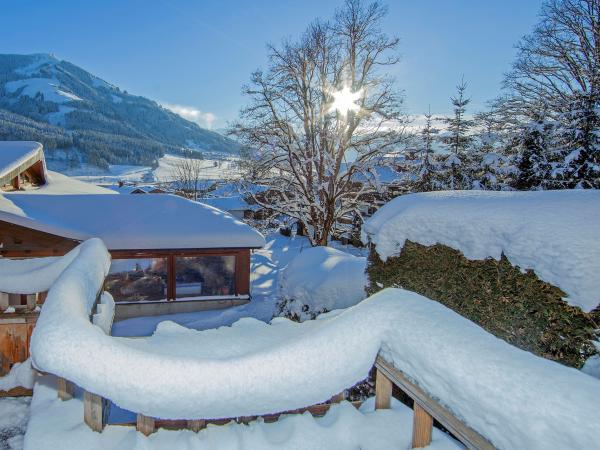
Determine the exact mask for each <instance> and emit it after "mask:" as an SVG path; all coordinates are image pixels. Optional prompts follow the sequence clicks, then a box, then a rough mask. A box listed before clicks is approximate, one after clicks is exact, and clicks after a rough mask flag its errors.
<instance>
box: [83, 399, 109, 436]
mask: <svg viewBox="0 0 600 450" xmlns="http://www.w3.org/2000/svg"><path fill="white" fill-rule="evenodd" d="M83 421H84V422H85V423H86V425H87V426H88V427H90V428H91V429H92V430H94V431H97V432H98V433H101V432H102V430H103V429H104V425H105V421H104V399H103V398H102V397H100V396H99V395H96V394H92V393H91V392H88V391H85V392H84V394H83Z"/></svg>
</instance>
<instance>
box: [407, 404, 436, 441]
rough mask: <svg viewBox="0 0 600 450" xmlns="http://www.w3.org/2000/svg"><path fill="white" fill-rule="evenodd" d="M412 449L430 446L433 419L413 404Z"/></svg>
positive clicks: (417, 405)
mask: <svg viewBox="0 0 600 450" xmlns="http://www.w3.org/2000/svg"><path fill="white" fill-rule="evenodd" d="M413 414H414V415H413V434H412V448H423V447H427V446H428V445H429V444H431V433H432V432H433V417H431V415H430V414H429V413H428V412H427V411H425V410H424V409H423V408H421V406H420V405H419V404H418V403H417V402H415V405H414V409H413Z"/></svg>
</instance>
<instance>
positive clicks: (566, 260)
mask: <svg viewBox="0 0 600 450" xmlns="http://www.w3.org/2000/svg"><path fill="white" fill-rule="evenodd" d="M599 223H600V192H599V191H596V190H589V191H588V190H585V191H584V190H564V191H537V192H483V191H445V192H427V193H422V194H411V195H404V196H401V197H398V198H396V199H394V200H392V201H391V202H389V203H388V204H387V205H385V206H384V207H383V208H381V209H380V210H379V211H378V212H377V213H376V214H375V215H374V216H373V217H372V218H371V219H370V220H368V221H367V222H366V224H365V225H364V227H363V240H365V241H366V240H367V238H368V239H370V240H371V241H372V242H373V243H374V244H376V250H377V253H378V254H379V256H380V257H381V258H382V259H383V260H386V259H387V258H388V257H390V256H395V255H398V254H399V253H400V251H401V250H402V247H403V246H404V243H405V241H406V240H407V239H408V240H410V241H413V242H417V243H419V244H423V245H433V244H436V243H440V244H443V245H446V246H448V247H452V248H454V249H455V250H459V251H461V252H462V253H463V254H464V255H465V257H467V258H469V259H485V258H487V257H492V258H495V259H500V257H501V255H502V254H503V253H504V254H505V255H506V257H507V258H508V259H509V260H510V262H511V264H513V265H515V266H519V267H521V269H533V270H534V271H535V273H536V275H537V276H538V277H539V278H540V279H542V280H544V281H547V282H548V283H551V284H553V285H555V286H557V287H559V288H561V289H562V290H563V291H564V292H566V293H567V295H568V297H567V298H566V299H565V300H566V301H568V302H569V303H570V304H571V305H575V306H578V307H580V308H581V309H582V310H584V311H586V312H589V311H591V310H592V309H594V308H595V307H596V306H597V305H598V304H599V303H600V277H599V276H598V273H599V272H600V240H599V239H598V224H599Z"/></svg>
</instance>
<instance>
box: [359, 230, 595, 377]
mask: <svg viewBox="0 0 600 450" xmlns="http://www.w3.org/2000/svg"><path fill="white" fill-rule="evenodd" d="M367 271H368V274H369V278H370V281H371V284H370V288H369V290H370V292H369V294H373V293H375V292H376V291H378V290H380V289H383V288H386V287H401V288H404V289H408V290H411V291H415V292H417V293H419V294H421V295H424V296H426V297H429V298H431V299H433V300H436V301H438V302H440V303H442V304H444V305H446V306H447V307H449V308H451V309H452V310H454V311H456V312H457V313H459V314H461V315H462V316H464V317H466V318H468V319H469V320H472V321H473V322H475V323H476V324H478V325H480V326H481V327H482V328H484V329H485V330H487V331H488V332H490V333H492V334H494V335H495V336H497V337H499V338H501V339H504V340H505V341H507V342H509V343H511V344H512V345H515V346H516V347H519V348H521V349H523V350H527V351H530V352H532V353H535V354H536V355H539V356H542V357H544V358H548V359H552V360H555V361H558V362H561V363H563V364H566V365H569V366H573V367H577V368H579V367H581V366H582V365H583V363H584V362H585V360H586V359H587V358H588V357H589V356H591V355H593V354H594V353H596V350H595V347H594V345H593V343H592V341H593V340H594V339H597V335H596V331H595V330H596V329H597V328H598V326H597V325H596V323H597V320H598V318H600V312H598V311H596V312H592V313H590V314H586V313H584V312H582V311H581V310H580V309H579V308H576V307H573V306H570V305H568V304H567V303H566V302H565V301H564V300H562V299H561V297H564V296H565V293H564V292H562V291H561V290H560V289H558V288H557V287H555V286H552V285H551V284H548V283H545V282H543V281H541V280H540V279H539V278H538V277H537V276H536V275H535V274H534V273H533V271H527V272H525V273H523V272H521V270H520V269H519V268H518V267H514V266H512V265H511V264H510V262H509V261H508V259H507V258H506V257H504V256H503V257H502V259H501V260H500V261H496V260H494V259H492V258H488V259H486V260H482V261H472V260H468V259H466V258H465V257H464V256H463V255H462V254H461V253H460V252H459V251H456V250H453V249H451V248H449V247H446V246H443V245H434V246H431V247H426V246H423V245H420V244H416V243H413V242H410V241H407V242H406V245H405V246H404V248H403V250H402V252H401V253H400V255H399V256H397V257H392V258H388V260H387V261H386V262H385V263H384V262H383V261H381V259H379V256H378V255H377V253H376V252H375V251H374V250H371V254H370V256H369V265H368V269H367ZM595 321H596V322H595ZM399 326H401V324H400V325H399Z"/></svg>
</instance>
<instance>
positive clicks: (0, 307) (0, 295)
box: [0, 292, 10, 312]
mask: <svg viewBox="0 0 600 450" xmlns="http://www.w3.org/2000/svg"><path fill="white" fill-rule="evenodd" d="M9 306H10V303H9V301H8V294H7V293H6V292H0V312H4V311H6V310H7V309H8V307H9Z"/></svg>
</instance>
